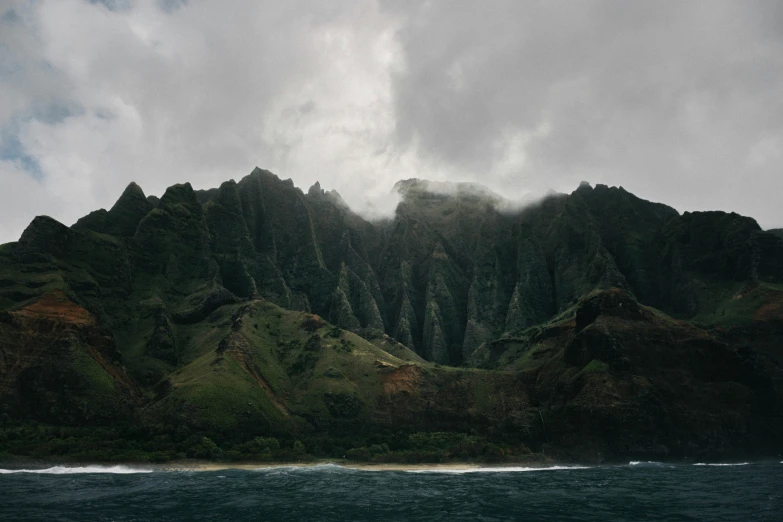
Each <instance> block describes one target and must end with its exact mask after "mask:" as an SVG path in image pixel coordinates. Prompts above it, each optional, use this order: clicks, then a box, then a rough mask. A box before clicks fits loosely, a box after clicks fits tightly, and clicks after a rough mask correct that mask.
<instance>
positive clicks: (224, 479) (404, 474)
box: [0, 462, 783, 522]
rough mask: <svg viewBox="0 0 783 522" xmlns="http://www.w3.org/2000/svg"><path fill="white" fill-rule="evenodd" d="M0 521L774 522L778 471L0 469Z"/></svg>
mask: <svg viewBox="0 0 783 522" xmlns="http://www.w3.org/2000/svg"><path fill="white" fill-rule="evenodd" d="M0 520H2V521H5V522H10V521H14V520H47V521H54V520H89V521H97V520H116V521H143V520H230V521H241V520H285V521H290V520H335V521H338V520H339V521H344V520H449V521H452V520H526V521H530V520H601V521H604V520H710V521H719V520H741V521H748V520H774V521H783V463H779V462H764V463H749V464H745V465H730V466H726V465H720V466H718V465H693V464H677V465H667V464H656V463H634V464H629V465H627V466H611V467H610V466H602V467H592V468H579V469H577V468H570V469H568V468H566V469H563V468H559V469H558V468H554V469H544V470H531V469H529V468H505V469H488V470H486V471H472V472H469V473H466V472H458V471H457V472H455V471H450V472H445V471H436V472H428V471H425V472H420V471H417V472H409V471H363V470H352V469H346V468H342V467H339V466H334V465H325V466H315V467H309V468H287V467H280V468H272V469H261V470H221V471H150V470H149V469H146V470H145V469H143V468H129V467H124V466H118V467H96V466H91V467H86V468H61V467H56V468H49V469H47V470H43V472H42V471H41V470H38V471H36V472H18V470H17V471H15V472H13V473H11V472H9V471H8V470H0Z"/></svg>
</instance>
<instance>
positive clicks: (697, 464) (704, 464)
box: [694, 462, 750, 466]
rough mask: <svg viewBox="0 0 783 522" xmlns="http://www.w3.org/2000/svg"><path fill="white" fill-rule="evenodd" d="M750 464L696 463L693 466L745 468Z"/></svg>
mask: <svg viewBox="0 0 783 522" xmlns="http://www.w3.org/2000/svg"><path fill="white" fill-rule="evenodd" d="M748 464H750V462H722V463H714V464H713V463H709V462H697V463H696V464H694V466H747V465H748Z"/></svg>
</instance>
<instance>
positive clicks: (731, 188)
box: [385, 0, 783, 225]
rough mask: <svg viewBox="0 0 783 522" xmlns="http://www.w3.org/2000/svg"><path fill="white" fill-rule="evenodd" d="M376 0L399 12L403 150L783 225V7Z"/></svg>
mask: <svg viewBox="0 0 783 522" xmlns="http://www.w3.org/2000/svg"><path fill="white" fill-rule="evenodd" d="M385 5H386V6H387V8H388V9H390V10H392V11H394V12H395V13H397V14H398V15H399V16H405V17H407V22H406V23H405V24H404V25H403V29H402V30H401V31H400V33H399V40H400V44H401V45H402V48H403V53H404V59H405V62H406V67H405V68H404V70H402V71H401V72H400V73H399V74H397V75H395V104H396V114H397V132H396V142H397V143H398V144H400V145H401V146H402V147H406V146H408V145H409V144H411V143H416V144H417V146H418V149H419V151H421V153H422V154H426V155H428V156H430V157H431V158H432V161H436V162H439V163H441V164H446V165H449V170H451V172H452V173H453V175H455V176H458V177H460V178H462V179H470V180H477V181H480V180H485V182H488V184H489V185H490V187H491V188H495V189H500V188H504V189H505V190H508V187H509V186H510V187H512V188H513V189H515V190H518V191H523V190H525V189H528V190H531V191H534V192H540V191H543V190H546V189H547V188H550V187H551V188H554V189H557V190H562V191H570V190H573V188H575V187H576V185H577V184H578V183H579V181H580V180H582V179H588V180H590V181H593V182H601V183H608V184H613V185H624V186H625V187H626V188H627V189H629V190H631V191H635V192H637V193H638V194H639V195H641V196H642V197H647V198H650V199H655V200H660V201H665V202H667V203H669V204H672V205H674V206H676V207H677V208H679V209H681V210H686V209H704V208H720V209H726V210H738V211H741V212H743V213H746V214H751V215H754V216H756V217H758V218H760V221H761V222H762V224H767V225H772V224H778V225H780V224H783V215H781V212H780V210H779V209H780V205H779V201H778V198H777V197H776V196H773V195H772V194H781V193H783V176H781V175H780V174H781V171H780V151H781V148H780V145H781V144H783V142H781V138H783V97H782V96H781V95H780V89H779V86H780V85H783V53H782V52H781V51H783V49H782V48H781V44H783V31H781V29H780V28H781V27H783V23H781V22H783V18H782V16H781V15H782V13H783V9H781V8H780V6H778V5H777V4H773V3H766V2H710V3H704V2H702V3H695V2H694V3H687V4H683V3H675V2H653V3H650V2H645V3H640V2H619V1H613V2H606V1H598V2H581V1H572V2H515V1H511V0H509V1H497V2H493V3H492V4H490V5H486V4H479V3H475V2H460V3H454V2H436V1H433V2H424V3H420V4H415V3H405V4H400V3H399V2H387V3H386V4H385ZM767 154H769V155H767ZM504 167H505V168H504Z"/></svg>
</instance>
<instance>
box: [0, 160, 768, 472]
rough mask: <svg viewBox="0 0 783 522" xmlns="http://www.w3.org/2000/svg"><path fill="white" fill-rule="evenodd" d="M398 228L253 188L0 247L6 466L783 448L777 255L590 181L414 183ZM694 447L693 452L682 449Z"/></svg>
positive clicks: (261, 177)
mask: <svg viewBox="0 0 783 522" xmlns="http://www.w3.org/2000/svg"><path fill="white" fill-rule="evenodd" d="M398 188H399V189H400V191H401V193H402V201H401V203H400V205H399V207H398V209H397V213H396V215H395V217H394V218H393V219H391V220H386V221H379V222H375V223H369V222H367V221H364V220H363V219H362V218H361V217H359V216H357V215H355V214H353V213H352V212H351V211H350V210H349V209H348V207H347V206H345V205H344V204H343V203H342V201H341V200H340V198H339V196H337V195H336V194H335V193H326V192H324V191H323V190H322V189H321V188H320V186H319V185H317V184H316V185H314V186H313V187H311V189H310V190H309V191H308V192H307V193H306V194H305V193H303V192H302V191H301V190H299V189H297V188H295V187H294V186H293V184H292V183H291V182H290V180H286V181H283V180H280V179H279V178H277V176H274V175H273V174H271V173H270V172H267V171H262V170H260V169H256V170H254V171H253V173H251V174H250V175H249V176H247V177H245V178H244V179H242V180H240V181H239V182H234V181H229V182H226V183H223V184H222V185H221V186H220V188H218V189H213V190H209V191H194V190H193V189H192V187H191V186H190V185H189V184H187V183H186V184H182V185H175V186H173V187H170V188H169V189H168V190H167V191H166V193H165V194H164V195H163V196H162V197H161V198H160V199H159V200H158V199H157V198H147V197H145V195H144V193H143V191H142V190H141V188H140V187H138V186H136V185H135V184H131V185H129V186H128V188H127V189H126V190H125V192H123V194H122V196H121V197H120V199H119V200H118V201H117V203H116V204H115V205H114V206H113V207H112V208H111V209H110V210H108V211H106V210H99V211H96V212H93V213H91V214H90V215H88V216H85V217H84V218H82V219H80V220H79V221H78V222H77V223H76V224H75V225H74V226H73V227H70V228H69V227H65V226H64V225H62V224H60V223H58V222H57V221H55V220H53V219H51V218H48V217H45V216H39V217H37V218H35V219H34V220H33V222H32V223H31V224H30V226H29V227H28V228H27V229H26V230H25V232H24V234H23V235H22V237H21V238H20V240H19V241H18V242H16V243H11V244H7V245H0V420H2V425H0V452H5V453H7V454H9V455H31V456H41V457H43V456H51V457H71V458H83V459H96V460H148V461H167V460H172V459H179V458H207V459H224V460H241V459H252V460H270V461H272V460H305V459H312V458H327V457H328V458H343V457H345V458H346V459H352V460H358V461H368V462H385V461H406V462H425V461H426V462H441V461H449V460H455V459H457V460H460V459H468V460H472V459H475V460H485V461H498V462H499V461H508V460H514V459H527V458H531V457H530V453H531V451H535V452H543V451H546V452H548V453H549V452H554V453H555V454H557V455H559V456H561V457H563V458H585V459H593V460H600V459H604V458H614V457H618V456H619V455H631V454H633V455H636V456H640V455H647V456H649V457H651V458H658V457H660V456H661V454H663V455H666V456H669V455H683V456H684V455H691V454H699V455H702V454H704V455H707V454H711V453H710V452H713V453H720V454H723V453H725V452H730V451H735V450H736V451H746V452H753V451H767V450H770V448H777V446H776V442H775V441H773V440H772V439H771V438H770V435H769V434H772V433H777V432H778V431H779V430H778V427H779V422H780V415H781V414H780V412H781V411H783V407H781V405H783V398H782V397H781V396H780V390H781V389H783V386H781V383H780V375H781V374H780V371H779V368H778V366H777V365H778V364H779V362H780V361H783V353H781V351H780V346H781V343H780V342H779V341H780V336H781V335H783V239H781V238H780V237H779V235H778V234H775V233H769V232H764V231H762V230H761V229H760V228H759V227H758V225H757V224H756V223H755V221H753V220H752V219H749V218H744V217H742V216H737V215H736V214H726V213H720V212H698V213H686V214H684V215H679V214H678V213H677V212H676V211H674V210H673V209H671V208H669V207H666V206H665V205H661V204H657V203H651V202H647V201H643V200H641V199H639V198H636V197H635V196H633V195H631V194H629V193H627V192H626V191H625V190H623V189H622V188H614V187H612V188H610V187H606V186H601V185H599V186H597V187H595V188H592V187H590V186H589V185H582V186H580V188H579V189H578V190H577V191H575V192H574V193H573V194H570V195H553V196H550V197H547V198H545V199H544V200H542V201H540V202H538V203H537V204H535V205H531V206H529V207H526V208H522V209H513V208H511V207H510V206H508V205H506V204H505V203H504V201H503V200H502V198H500V197H499V196H496V195H494V194H491V193H489V192H488V191H486V190H485V189H481V188H480V187H477V186H471V185H462V184H457V185H454V184H448V183H446V184H437V183H436V184H431V183H428V182H422V181H420V180H407V181H404V182H401V183H400V184H399V185H398ZM694 448H696V449H694Z"/></svg>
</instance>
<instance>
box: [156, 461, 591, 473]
mask: <svg viewBox="0 0 783 522" xmlns="http://www.w3.org/2000/svg"><path fill="white" fill-rule="evenodd" d="M562 465H563V464H558V463H554V462H551V463H549V462H548V463H542V462H535V463H524V464H522V463H502V464H477V463H475V462H448V463H433V464H424V463H421V464H407V463H389V462H384V463H369V462H353V461H343V460H322V461H311V462H237V463H234V462H209V461H178V462H171V463H168V464H159V465H155V466H154V467H155V468H156V469H160V470H162V471H223V470H230V469H237V470H261V469H276V468H313V467H319V466H338V467H341V468H345V469H353V470H359V471H425V470H426V471H461V470H464V471H475V470H480V469H490V468H493V469H495V468H496V469H503V468H520V467H525V468H531V469H532V468H542V469H543V468H548V467H552V466H562ZM567 466H573V467H577V465H575V464H572V465H567Z"/></svg>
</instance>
